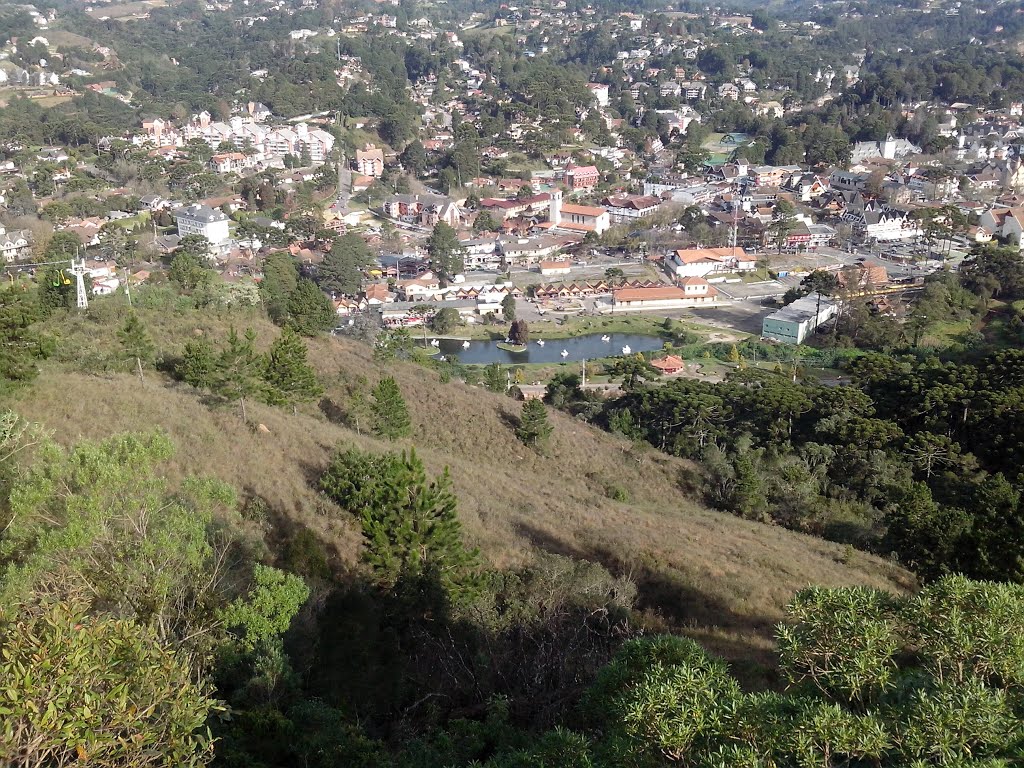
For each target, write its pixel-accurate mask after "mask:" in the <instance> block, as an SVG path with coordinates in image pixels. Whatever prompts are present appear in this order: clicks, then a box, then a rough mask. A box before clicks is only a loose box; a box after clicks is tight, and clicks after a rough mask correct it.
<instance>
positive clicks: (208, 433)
mask: <svg viewBox="0 0 1024 768" xmlns="http://www.w3.org/2000/svg"><path fill="white" fill-rule="evenodd" d="M118 301H120V300H119V299H111V300H110V301H107V302H96V303H95V304H94V307H93V308H91V309H90V311H89V313H88V314H86V315H72V316H70V317H68V318H65V319H63V320H60V321H53V322H52V326H53V329H54V330H55V331H57V332H58V333H59V335H60V339H59V344H58V349H57V353H56V355H55V357H54V358H53V359H52V360H51V361H50V362H48V363H47V364H46V367H45V370H44V372H43V375H42V376H41V377H40V379H39V380H38V382H37V383H36V384H35V385H34V386H33V387H32V388H31V389H29V390H26V391H23V392H21V393H20V394H19V396H18V397H17V398H16V399H15V400H14V402H13V403H12V404H13V406H14V407H15V409H16V410H18V411H19V412H20V413H22V414H23V415H24V416H25V417H27V418H29V419H32V420H35V421H38V422H41V423H42V424H44V425H45V426H46V427H47V428H49V429H51V430H53V431H54V436H55V437H56V439H57V440H59V441H61V442H66V443H70V442H73V441H75V440H78V439H81V438H100V437H104V436H107V435H111V434H115V433H118V432H121V431H126V430H132V431H136V430H148V429H161V430H164V431H166V432H167V433H168V434H169V435H170V436H171V437H172V439H173V440H174V442H175V443H176V444H177V446H178V454H177V457H176V460H175V463H174V466H173V473H174V475H175V476H176V477H182V476H185V475H189V474H212V475H215V476H217V477H219V478H221V479H223V480H225V481H227V482H229V483H231V484H232V485H234V486H235V487H236V488H238V489H239V491H240V492H241V493H242V494H243V495H244V496H247V497H259V498H262V499H263V500H264V501H265V502H266V504H267V505H268V507H269V508H270V509H271V510H272V515H271V519H273V520H275V521H276V522H277V524H278V527H277V528H275V529H274V530H275V533H273V534H272V536H274V535H276V536H284V535H285V532H287V531H292V530H295V529H296V528H308V529H310V530H312V531H314V532H315V533H316V534H317V535H318V536H319V537H320V538H321V539H322V540H323V541H324V542H325V543H326V544H327V545H328V547H329V550H330V552H331V553H332V554H331V557H332V562H333V565H334V567H336V568H337V569H338V570H339V571H344V570H346V569H348V568H351V567H353V566H354V564H355V562H356V555H357V553H358V549H359V542H360V539H359V535H358V533H357V529H356V526H355V524H354V522H353V521H352V520H351V519H348V518H347V517H344V516H342V515H341V514H339V513H338V511H337V510H336V509H334V508H333V507H332V506H331V505H330V504H329V503H328V502H326V501H325V500H324V499H323V498H322V497H320V496H319V495H318V494H317V493H316V491H315V490H314V483H315V481H316V478H317V476H318V475H319V473H320V472H321V471H322V470H323V468H324V467H325V465H326V464H327V462H328V460H329V457H330V455H331V454H332V453H333V452H334V451H335V450H337V449H339V448H345V447H349V446H356V447H359V448H363V449H367V450H373V451H385V450H395V449H407V448H410V447H413V446H415V447H416V450H417V452H418V453H419V454H420V455H421V456H422V458H423V459H424V461H425V463H426V464H427V465H428V467H429V469H430V470H432V471H434V472H440V471H441V470H442V469H443V468H444V467H448V468H449V469H450V472H451V476H452V479H453V481H454V486H455V489H456V492H457V493H458V496H459V499H460V508H459V513H460V517H461V519H462V520H463V522H464V524H465V527H466V532H467V536H468V538H469V539H470V540H471V542H472V543H473V544H475V545H477V546H479V547H480V549H481V551H482V553H483V554H484V556H485V558H486V559H487V560H488V561H489V562H490V563H492V564H494V565H497V566H508V565H514V564H518V563H523V562H527V561H528V560H529V559H530V558H531V556H532V555H533V554H534V553H536V552H538V551H550V552H558V553H563V554H569V555H573V556H575V557H580V558H587V559H592V560H596V561H600V562H602V563H604V564H605V565H606V566H607V567H609V568H610V569H611V570H613V571H614V572H615V573H620V574H627V575H630V576H631V577H632V578H633V579H635V580H636V582H637V583H638V585H639V588H640V595H641V606H642V608H643V609H644V610H645V611H646V613H647V615H648V620H649V621H650V622H651V624H652V625H653V626H668V627H672V628H675V629H676V630H678V631H684V632H686V633H687V634H690V635H691V636H694V637H696V638H698V639H700V640H701V641H702V642H704V643H705V644H707V645H708V646H709V647H710V648H711V649H712V650H714V651H715V652H717V653H721V654H723V655H725V656H726V657H728V658H732V659H745V660H754V662H755V663H769V660H770V635H771V627H772V625H773V623H774V622H776V621H777V620H778V619H779V618H780V617H781V612H782V607H783V606H784V605H785V604H786V603H787V602H788V601H789V600H790V599H791V598H792V596H793V594H794V592H795V591H796V590H798V589H800V588H802V587H804V586H807V585H810V584H824V585H848V584H865V585H871V586H877V587H884V588H889V589H894V590H902V589H906V588H910V587H911V586H912V578H911V577H910V575H909V574H907V573H906V572H904V571H902V570H900V569H898V568H896V567H895V566H893V565H891V564H889V563H887V562H885V561H882V560H879V559H877V558H874V557H871V556H869V555H866V554H861V553H852V554H851V553H850V552H849V551H844V550H843V548H842V547H840V546H837V545H835V544H830V543H828V542H825V541H822V540H819V539H815V538H812V537H808V536H803V535H799V534H796V533H792V532H789V531H786V530H783V529H781V528H776V527H771V526H766V525H763V524H760V523H754V522H749V521H746V520H741V519H739V518H737V517H734V516H731V515H727V514H722V513H718V512H714V511H711V510H708V509H706V508H705V507H704V506H703V505H702V504H701V503H700V501H699V500H698V499H696V498H695V496H694V492H693V490H692V489H693V488H694V487H695V482H696V481H695V474H694V473H695V468H694V466H693V465H691V464H689V463H687V462H684V461H681V460H677V459H674V458H671V457H669V456H666V455H663V454H660V453H658V452H657V451H655V450H653V449H652V448H650V447H646V446H640V445H636V444H633V443H630V442H629V441H627V440H624V439H622V438H619V437H617V436H613V435H610V434H607V433H604V432H601V431H599V430H597V429H595V428H593V427H590V426H589V425H587V424H585V423H582V422H580V421H578V420H575V419H572V418H570V417H568V416H566V415H563V414H561V413H556V412H552V413H551V419H552V421H553V424H554V427H555V429H554V434H553V435H552V438H551V442H550V446H549V448H548V450H547V452H546V453H545V454H540V453H537V452H535V451H533V450H531V449H528V448H526V447H524V446H523V445H522V444H521V443H520V442H519V441H518V440H517V439H516V438H515V436H514V433H513V425H514V424H515V420H516V418H517V415H518V413H519V411H520V408H521V405H520V404H519V403H518V402H516V401H514V400H512V399H510V398H508V397H505V396H502V395H498V394H493V393H490V392H487V391H485V390H483V389H478V388H473V387H470V386H468V385H465V384H463V383H448V384H443V383H441V382H440V381H439V379H438V378H437V377H436V375H435V374H434V373H433V372H431V371H429V370H426V369H424V368H422V367H420V366H417V365H413V364H409V363H389V364H387V365H386V366H381V365H380V364H378V363H376V362H375V361H374V360H373V359H372V356H371V354H370V351H369V349H368V348H367V347H365V346H363V345H360V344H357V343H354V342H345V341H339V340H336V339H330V338H325V339H318V340H314V341H311V342H310V344H309V346H310V351H311V356H312V359H313V360H314V361H315V365H316V367H317V369H318V372H319V374H320V376H321V377H322V379H323V381H324V382H325V383H326V386H327V392H326V395H325V398H324V400H323V401H322V402H321V403H320V404H319V406H317V405H310V406H306V407H303V408H300V409H299V412H298V413H296V414H294V415H293V414H292V413H290V412H288V411H286V410H282V409H276V408H270V407H267V406H262V405H252V406H251V407H250V420H251V422H252V423H251V424H248V425H247V424H244V423H243V422H242V421H241V419H240V418H239V414H238V409H237V407H230V406H226V405H221V404H218V403H217V402H215V401H212V400H211V399H210V398H209V397H207V396H205V395H203V394H201V393H199V392H196V391H195V390H193V389H191V388H190V387H188V386H185V385H182V384H179V383H176V382H174V381H172V380H170V379H169V378H167V377H165V376H163V375H162V374H159V373H157V372H155V371H151V372H149V373H148V375H147V379H146V381H145V383H142V382H140V381H139V380H138V379H137V378H135V377H133V376H131V375H130V374H129V373H128V372H127V366H126V365H124V364H121V363H117V362H116V361H117V359H118V356H119V354H120V352H119V348H118V342H117V339H116V330H117V328H118V327H119V325H120V323H121V322H122V321H123V317H124V311H125V310H124V308H123V307H122V306H120V305H119V304H117V303H115V302H118ZM140 315H141V317H142V318H143V320H144V322H145V323H146V324H147V326H148V327H149V329H150V331H151V333H152V335H153V337H154V340H155V342H156V344H157V346H158V348H159V349H160V350H161V351H162V353H163V355H164V357H165V359H167V360H170V359H173V358H174V357H175V356H176V355H177V354H179V353H180V350H181V348H182V346H183V344H184V341H185V340H186V339H188V338H193V337H196V336H198V335H203V334H205V335H208V336H210V337H212V338H221V337H222V336H223V335H224V334H225V332H226V331H227V328H228V327H229V325H232V324H233V325H235V326H236V327H238V328H244V327H246V326H252V327H253V328H254V329H255V330H256V331H257V333H258V337H259V344H260V345H261V346H262V347H265V346H267V345H268V344H269V343H270V341H271V339H272V338H274V337H275V336H276V334H277V330H276V329H275V328H273V327H272V326H270V325H269V324H268V323H266V322H265V321H263V320H261V319H260V318H259V317H257V316H256V315H255V313H254V312H252V311H247V310H236V311H233V312H232V311H227V310H225V311H222V312H220V313H214V312H210V313H202V314H200V313H195V312H192V311H189V312H184V311H175V309H174V308H173V306H168V307H165V308H162V309H159V310H155V309H153V310H140ZM122 371H123V372H122ZM384 374H388V375H393V376H395V377H396V379H397V380H398V382H399V384H400V386H401V388H402V391H403V393H404V395H405V397H406V399H407V400H408V402H409V406H410V411H411V414H412V421H413V425H414V434H413V436H412V438H410V439H409V440H406V441H402V442H400V443H397V444H391V443H386V442H382V441H380V440H378V439H376V438H374V437H372V436H370V435H368V434H366V431H365V420H364V421H363V422H362V423H357V422H354V421H353V420H352V418H351V417H348V418H339V416H338V414H339V413H341V414H343V413H345V412H346V411H348V410H349V409H350V407H351V404H352V393H353V392H360V393H366V392H368V390H369V387H370V386H372V383H373V382H374V381H375V380H376V379H378V378H379V377H380V376H382V375H384ZM256 424H262V425H264V426H265V429H266V431H264V430H262V429H257V428H255V425H256ZM354 426H358V427H359V428H358V429H356V428H353V427H354ZM620 491H621V493H620ZM613 495H615V496H617V497H618V498H627V499H628V501H625V502H621V501H614V500H612V498H611V497H612V496H613Z"/></svg>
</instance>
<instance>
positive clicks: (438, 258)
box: [427, 221, 464, 285]
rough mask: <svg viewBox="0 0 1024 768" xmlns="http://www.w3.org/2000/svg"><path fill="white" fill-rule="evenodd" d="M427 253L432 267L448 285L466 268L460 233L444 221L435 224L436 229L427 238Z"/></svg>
mask: <svg viewBox="0 0 1024 768" xmlns="http://www.w3.org/2000/svg"><path fill="white" fill-rule="evenodd" d="M427 253H428V254H429V256H430V268H431V270H433V272H434V274H435V275H437V279H438V280H439V281H440V282H441V284H442V285H447V284H448V283H449V282H450V281H451V279H452V278H453V277H454V276H455V275H457V274H459V273H460V272H461V271H462V270H463V268H464V250H463V248H462V246H461V245H460V244H459V235H458V233H457V232H456V231H455V230H454V229H453V228H452V227H451V226H449V225H448V224H446V223H445V222H443V221H439V222H437V224H435V225H434V231H433V232H431V233H430V238H429V239H428V240H427Z"/></svg>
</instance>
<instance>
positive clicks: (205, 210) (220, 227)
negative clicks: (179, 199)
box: [171, 203, 231, 253]
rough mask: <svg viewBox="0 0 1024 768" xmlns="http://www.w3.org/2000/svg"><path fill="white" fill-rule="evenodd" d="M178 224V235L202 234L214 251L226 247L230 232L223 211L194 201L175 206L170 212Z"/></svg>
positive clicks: (221, 250)
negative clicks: (182, 206)
mask: <svg viewBox="0 0 1024 768" xmlns="http://www.w3.org/2000/svg"><path fill="white" fill-rule="evenodd" d="M171 216H173V217H174V221H175V223H176V224H177V225H178V236H179V237H186V236H188V235H202V236H203V237H205V238H206V239H207V240H209V241H210V246H211V249H212V250H213V251H214V252H215V253H220V252H223V251H225V250H226V249H227V247H228V244H229V241H230V238H231V234H230V232H229V230H228V217H227V215H226V214H225V213H224V212H223V211H219V210H217V209H216V208H210V207H209V206H207V205H200V204H199V203H194V204H193V205H189V206H185V207H184V208H176V209H175V210H174V211H172V212H171Z"/></svg>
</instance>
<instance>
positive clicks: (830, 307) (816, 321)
mask: <svg viewBox="0 0 1024 768" xmlns="http://www.w3.org/2000/svg"><path fill="white" fill-rule="evenodd" d="M838 311H839V306H838V305H837V304H836V303H834V302H833V301H831V300H829V299H827V298H825V297H824V296H822V295H821V294H819V293H811V294H808V295H807V296H804V297H803V298H800V299H797V300H796V301H794V302H793V303H792V304H790V305H788V306H786V307H783V308H782V309H780V310H779V311H778V312H773V313H772V314H770V315H768V317H766V318H765V319H764V321H763V322H762V324H761V336H762V338H765V339H773V340H774V341H782V342H785V343H786V344H801V343H803V341H804V339H806V338H807V337H808V336H810V335H811V334H812V333H814V331H815V330H816V329H817V328H818V326H820V325H821V324H822V323H825V322H828V321H829V320H830V319H832V318H833V317H835V316H836V313H837V312H838Z"/></svg>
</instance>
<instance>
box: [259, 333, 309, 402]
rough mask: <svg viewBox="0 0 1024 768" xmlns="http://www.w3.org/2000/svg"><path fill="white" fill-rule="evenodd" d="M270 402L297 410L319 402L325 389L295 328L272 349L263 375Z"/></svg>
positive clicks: (283, 335)
mask: <svg viewBox="0 0 1024 768" xmlns="http://www.w3.org/2000/svg"><path fill="white" fill-rule="evenodd" d="M263 380H264V381H265V382H266V384H267V402H269V403H270V404H271V405H284V406H291V407H292V408H294V407H295V405H296V404H298V403H306V402H309V401H310V400H315V399H316V398H317V397H319V396H320V395H322V394H323V392H324V388H323V387H322V386H321V385H320V382H319V381H318V380H317V378H316V372H315V371H314V370H313V369H312V368H311V367H310V365H309V362H308V361H307V359H306V345H305V344H304V343H303V342H302V339H301V338H299V335H298V334H297V333H296V332H295V331H293V330H292V329H291V328H285V329H284V330H283V331H281V335H280V336H278V337H277V340H276V341H274V343H273V344H272V345H271V346H270V351H269V352H268V353H267V364H266V367H265V368H264V371H263Z"/></svg>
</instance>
